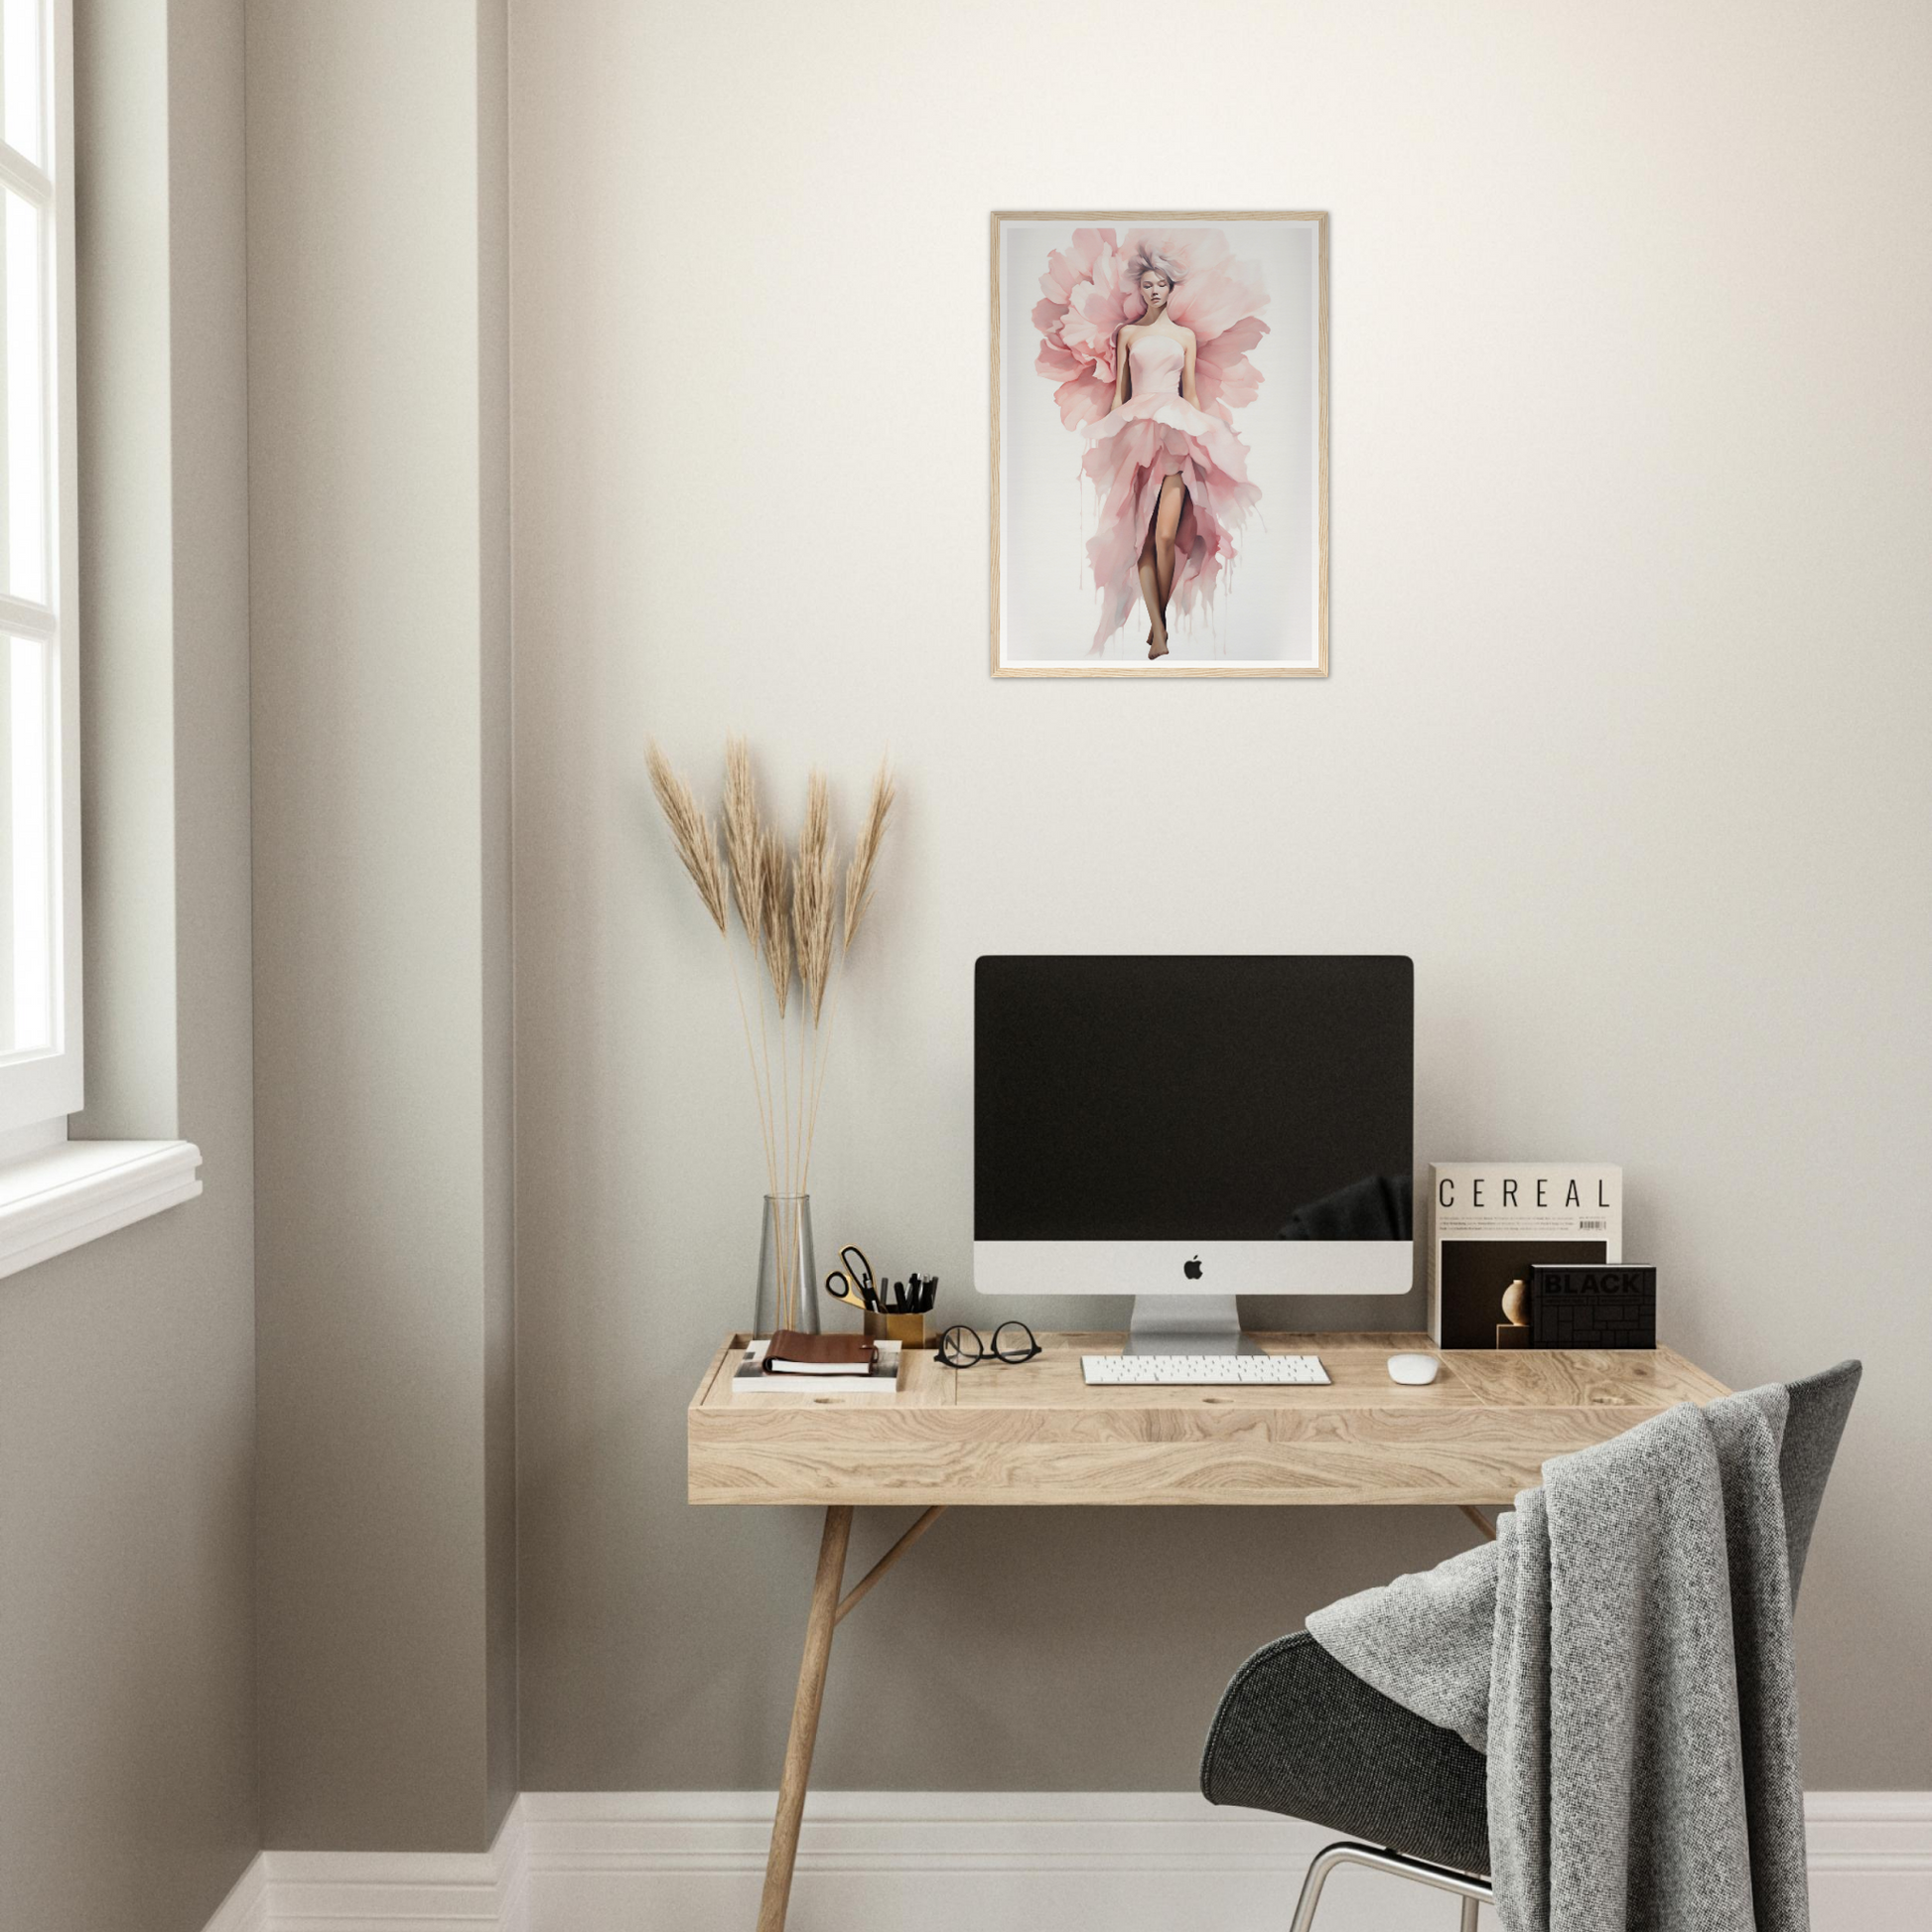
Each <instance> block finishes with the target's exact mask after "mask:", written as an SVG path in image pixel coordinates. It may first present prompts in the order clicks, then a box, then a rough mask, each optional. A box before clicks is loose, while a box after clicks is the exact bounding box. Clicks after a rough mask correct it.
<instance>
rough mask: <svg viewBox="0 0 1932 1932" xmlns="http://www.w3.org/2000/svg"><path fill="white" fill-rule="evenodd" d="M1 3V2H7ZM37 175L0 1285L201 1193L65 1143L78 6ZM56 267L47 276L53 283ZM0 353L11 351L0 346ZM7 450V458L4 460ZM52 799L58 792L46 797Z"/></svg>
mask: <svg viewBox="0 0 1932 1932" xmlns="http://www.w3.org/2000/svg"><path fill="white" fill-rule="evenodd" d="M0 4H4V0H0ZM38 4H39V8H40V29H41V63H42V73H41V80H42V94H41V116H42V138H41V150H42V152H43V153H44V154H46V155H47V156H49V157H50V160H51V164H52V165H51V167H50V168H49V169H47V170H43V169H41V168H40V167H38V166H36V165H35V163H33V162H32V161H30V160H29V159H28V158H27V157H26V156H25V155H22V154H20V153H18V152H17V151H15V150H14V149H13V148H11V147H9V146H8V145H7V144H6V142H5V138H4V136H5V125H4V120H3V119H0V185H4V187H5V188H8V189H12V190H13V191H14V192H15V193H17V194H19V195H21V196H23V197H24V198H25V199H26V200H28V201H30V202H32V203H33V204H34V205H35V206H36V207H39V208H40V209H41V213H42V221H41V249H42V256H41V287H42V300H43V302H44V304H45V309H44V313H43V317H42V342H43V344H44V345H45V356H46V364H45V366H44V368H43V374H42V408H43V411H44V417H43V421H44V425H45V434H44V437H43V443H44V449H45V453H46V456H45V460H46V462H47V464H48V465H49V467H50V469H51V471H52V487H51V488H50V489H49V490H48V492H47V503H48V521H49V525H50V527H49V529H48V532H47V538H46V541H47V551H48V576H47V581H48V590H49V602H48V604H47V606H46V607H45V608H43V607H41V606H39V605H36V604H32V603H28V602H24V601H23V600H21V599H19V598H16V597H13V596H10V595H7V594H5V593H3V592H0V636H6V635H10V634H11V635H20V636H29V637H39V638H43V639H45V640H46V642H47V644H48V647H49V655H50V657H51V659H52V666H51V675H50V677H49V679H48V686H49V690H50V692H51V694H52V698H53V704H54V706H55V708H56V711H57V724H56V725H55V727H53V728H51V729H50V731H49V741H50V743H49V747H48V749H49V753H50V755H51V756H58V758H59V760H60V766H59V768H60V783H59V786H58V808H57V809H51V810H50V811H49V815H48V816H49V836H50V845H51V851H50V853H49V865H48V876H49V879H50V882H51V885H52V889H53V892H54V893H55V894H57V895H58V903H57V904H56V905H55V906H54V907H53V908H52V940H53V944H52V954H53V957H52V959H51V962H50V965H51V971H52V981H53V985H52V992H53V1001H52V1004H53V1008H54V1012H53V1016H52V1018H53V1029H52V1034H53V1043H52V1045H51V1047H49V1048H48V1049H45V1050H42V1051H38V1052H29V1053H23V1054H20V1055H9V1056H7V1057H6V1058H5V1059H4V1060H0V1276H5V1275H11V1274H15V1273H17V1272H18V1271H19V1270H20V1269H23V1268H31V1267H32V1266H33V1265H34V1264H35V1263H36V1262H41V1261H47V1260H50V1259H51V1258H52V1257H53V1256H55V1255H58V1254H63V1253H65V1252H66V1251H67V1250H68V1249H69V1248H75V1247H78V1246H80V1244H81V1243H82V1242H86V1241H92V1240H95V1239H96V1238H98V1237H99V1236H101V1235H103V1234H110V1233H112V1232H113V1231H114V1230H115V1229H117V1228H123V1227H126V1226H128V1225H129V1224H130V1223H131V1222H134V1221H139V1220H144V1219H146V1218H147V1217H148V1216H149V1215H151V1214H158V1213H160V1212H161V1210H162V1209H163V1208H167V1207H173V1206H175V1205H176V1204H177V1203H179V1202H182V1201H187V1200H193V1199H194V1198H195V1196H196V1195H197V1194H199V1193H200V1192H201V1191H202V1180H201V1163H202V1156H201V1150H200V1149H199V1148H197V1147H195V1146H194V1145H193V1144H192V1143H191V1142H188V1141H70V1140H69V1138H68V1116H69V1114H75V1113H78V1112H79V1111H80V1108H81V1105H82V1102H83V1098H84V1064H83V1059H82V1051H81V1002H80V911H81V899H80V677H79V632H78V626H77V623H76V613H77V611H78V607H79V596H78V585H79V575H80V562H79V559H80V552H79V542H78V537H77V518H76V503H77V497H78V490H77V485H76V481H75V467H76V459H75V450H76V445H77V442H78V429H77V422H76V399H75V342H74V337H75V323H74V305H75V297H74V233H73V222H74V196H73V118H74V115H73V14H72V6H71V0H38ZM50 270H51V271H52V272H50ZM0 347H4V345H0ZM3 459H4V453H3V452H0V460H3ZM50 789H53V788H52V787H51V788H50Z"/></svg>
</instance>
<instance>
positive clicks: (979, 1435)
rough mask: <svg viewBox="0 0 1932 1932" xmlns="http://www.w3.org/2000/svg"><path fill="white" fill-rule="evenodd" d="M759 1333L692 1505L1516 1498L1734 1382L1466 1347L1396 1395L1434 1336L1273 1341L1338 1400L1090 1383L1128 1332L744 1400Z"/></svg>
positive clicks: (707, 1381) (1285, 1388)
mask: <svg viewBox="0 0 1932 1932" xmlns="http://www.w3.org/2000/svg"><path fill="white" fill-rule="evenodd" d="M745 1340H746V1337H745V1336H743V1335H733V1336H732V1337H730V1338H729V1339H728V1340H727V1341H726V1342H725V1343H724V1345H723V1346H722V1347H721V1348H720V1349H719V1350H718V1352H717V1354H716V1355H714V1356H713V1357H712V1360H711V1363H710V1365H709V1366H708V1367H707V1369H706V1370H705V1374H704V1377H703V1379H702V1380H701V1381H700V1383H699V1385H698V1391H697V1394H696V1395H695V1396H694V1397H693V1399H692V1402H691V1406H690V1411H689V1416H688V1430H687V1446H688V1456H689V1495H690V1500H691V1501H692V1502H694V1503H856V1504H919V1505H924V1504H930V1503H963V1504H980V1505H1022V1506H1028V1505H1031V1506H1040V1505H1048V1504H1067V1503H1089V1504H1116V1505H1136V1504H1150V1503H1190V1504H1216V1503H1219V1504H1257V1503H1340V1502H1347V1503H1489V1504H1494V1503H1506V1502H1510V1501H1512V1500H1513V1499H1514V1498H1515V1496H1516V1494H1517V1493H1518V1491H1520V1490H1523V1489H1527V1488H1533V1487H1534V1486H1535V1485H1536V1484H1537V1483H1538V1482H1539V1481H1541V1479H1542V1473H1541V1472H1542V1464H1543V1462H1544V1460H1545V1459H1546V1458H1547V1457H1549V1456H1552V1455H1560V1454H1563V1453H1566V1452H1567V1451H1569V1450H1572V1449H1585V1448H1587V1447H1588V1446H1589V1445H1590V1444H1592V1443H1598V1442H1602V1441H1605V1440H1606V1439H1607V1438H1609V1437H1611V1436H1616V1435H1620V1434H1621V1433H1622V1432H1623V1431H1624V1430H1626V1429H1629V1428H1631V1427H1633V1426H1634V1425H1635V1424H1637V1423H1639V1422H1644V1421H1646V1420H1648V1419H1649V1418H1650V1417H1652V1416H1655V1415H1658V1414H1661V1413H1662V1411H1664V1410H1665V1409H1668V1408H1670V1407H1671V1406H1672V1405H1673V1404H1675V1403H1679V1402H1708V1401H1710V1400H1711V1398H1712V1397H1714V1396H1719V1395H1723V1394H1725V1387H1724V1385H1723V1384H1722V1383H1721V1382H1719V1381H1717V1380H1716V1379H1715V1378H1713V1377H1712V1376H1710V1375H1707V1374H1706V1373H1705V1372H1704V1371H1703V1370H1702V1369H1700V1368H1698V1367H1696V1366H1695V1365H1694V1364H1693V1363H1691V1362H1688V1361H1686V1360H1685V1359H1684V1358H1683V1356H1681V1355H1678V1354H1676V1353H1675V1352H1674V1351H1672V1350H1671V1349H1668V1348H1659V1349H1655V1350H1651V1349H1631V1350H1622V1351H1618V1350H1599V1349H1589V1350H1584V1349H1577V1350H1571V1349H1512V1350H1498V1351H1490V1350H1453V1351H1444V1352H1443V1353H1442V1361H1443V1368H1442V1372H1441V1373H1440V1374H1439V1375H1438V1377H1437V1379H1436V1380H1435V1381H1434V1382H1432V1383H1430V1384H1428V1385H1427V1386H1425V1387H1422V1388H1412V1387H1405V1386H1402V1385H1400V1384H1397V1383H1394V1382H1392V1381H1390V1380H1389V1376H1388V1370H1387V1366H1386V1364H1387V1361H1388V1357H1389V1356H1390V1355H1391V1354H1395V1353H1397V1352H1401V1351H1421V1352H1425V1353H1435V1352H1437V1351H1435V1350H1434V1349H1433V1348H1432V1347H1431V1344H1430V1342H1429V1339H1428V1337H1427V1336H1426V1335H1420V1334H1403V1333H1343V1334H1320V1335H1311V1334H1262V1335H1256V1336H1255V1337H1254V1340H1255V1341H1256V1342H1258V1343H1259V1344H1260V1345H1261V1347H1262V1348H1264V1349H1265V1350H1267V1351H1268V1352H1270V1353H1275V1354H1298V1353H1299V1354H1311V1355H1318V1356H1319V1357H1320V1358H1321V1362H1322V1365H1323V1367H1324V1368H1326V1369H1327V1371H1328V1374H1329V1377H1330V1382H1329V1384H1328V1385H1327V1386H1322V1385H1319V1384H1316V1385H1307V1384H1290V1385H1282V1386H1272V1387H1246V1388H1198V1387H1190V1388H1152V1387H1147V1386H1145V1385H1140V1386H1134V1385H1129V1386H1110V1387H1097V1388H1090V1387H1088V1386H1087V1384H1086V1383H1085V1382H1084V1381H1083V1380H1082V1377H1081V1371H1080V1356H1081V1355H1082V1354H1083V1353H1089V1352H1093V1353H1107V1352H1117V1351H1118V1350H1119V1348H1120V1346H1121V1336H1120V1335H1119V1334H1118V1333H1064V1334H1055V1333H1043V1334H1041V1335H1040V1336H1039V1340H1040V1343H1041V1346H1042V1350H1043V1352H1042V1353H1041V1354H1040V1355H1039V1356H1038V1357H1037V1358H1036V1359H1035V1360H1033V1361H1030V1362H1021V1363H1013V1364H1001V1363H991V1362H988V1363H982V1364H981V1365H979V1366H978V1367H975V1368H970V1369H950V1368H946V1367H944V1366H943V1365H942V1364H941V1363H940V1362H939V1360H938V1358H937V1357H936V1356H935V1355H934V1354H932V1352H931V1351H930V1350H911V1349H908V1350H907V1351H906V1363H905V1367H904V1369H903V1371H902V1373H901V1375H900V1378H899V1390H898V1393H897V1395H896V1396H875V1395H853V1396H828V1395H822V1394H813V1393H812V1392H810V1391H809V1390H805V1391H801V1392H800V1393H799V1394H798V1395H796V1396H790V1395H785V1396H758V1397H742V1398H735V1397H734V1396H733V1395H732V1393H731V1388H730V1377H731V1369H732V1367H733V1366H735V1364H736V1362H737V1360H738V1357H739V1353H740V1351H741V1350H742V1349H743V1347H744V1345H745Z"/></svg>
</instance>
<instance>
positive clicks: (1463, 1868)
mask: <svg viewBox="0 0 1932 1932" xmlns="http://www.w3.org/2000/svg"><path fill="white" fill-rule="evenodd" d="M1862 1372H1863V1370H1862V1368H1861V1365H1860V1364H1859V1363H1858V1362H1841V1363H1840V1364H1839V1365H1838V1367H1836V1368H1830V1369H1827V1370H1825V1372H1824V1373H1823V1374H1822V1375H1813V1376H1808V1377H1807V1378H1806V1379H1805V1380H1804V1381H1802V1382H1792V1383H1790V1384H1788V1385H1787V1393H1788V1394H1789V1395H1790V1398H1791V1410H1790V1415H1789V1416H1788V1418H1787V1419H1786V1422H1785V1428H1784V1444H1783V1448H1782V1449H1781V1450H1780V1452H1779V1456H1778V1473H1779V1476H1780V1478H1781V1480H1782V1482H1783V1487H1784V1531H1785V1542H1786V1546H1787V1548H1788V1549H1789V1551H1790V1554H1791V1595H1792V1600H1793V1602H1794V1603H1795V1602H1796V1600H1797V1595H1798V1584H1799V1580H1800V1579H1801V1577H1802V1576H1803V1574H1804V1567H1805V1556H1806V1553H1807V1551H1809V1549H1810V1548H1811V1532H1812V1528H1813V1525H1814V1524H1816V1522H1817V1521H1818V1506H1819V1504H1820V1502H1821V1501H1822V1500H1823V1499H1824V1495H1825V1483H1826V1479H1827V1478H1828V1477H1829V1476H1830V1474H1831V1472H1832V1459H1833V1457H1834V1456H1835V1455H1836V1454H1837V1452H1838V1444H1839V1438H1840V1436H1841V1435H1843V1433H1844V1430H1845V1419H1846V1417H1847V1416H1849V1415H1850V1414H1851V1411H1852V1398H1853V1397H1854V1396H1855V1395H1856V1394H1857V1393H1858V1387H1859V1377H1860V1375H1861V1374H1862ZM1487 1774H1488V1760H1487V1759H1486V1758H1485V1757H1484V1756H1483V1755H1482V1753H1481V1752H1480V1751H1476V1750H1472V1749H1471V1748H1470V1747H1469V1746H1468V1745H1467V1744H1465V1743H1464V1742H1463V1741H1462V1739H1461V1738H1460V1737H1458V1736H1456V1734H1455V1733H1454V1732H1453V1731H1452V1730H1444V1729H1442V1728H1440V1727H1439V1726H1438V1725H1432V1724H1430V1723H1429V1722H1428V1721H1427V1720H1426V1719H1423V1718H1419V1717H1417V1716H1416V1715H1415V1713H1414V1712H1412V1711H1407V1710H1405V1709H1404V1708H1403V1707H1402V1706H1401V1705H1399V1704H1397V1703H1396V1702H1395V1701H1394V1700H1393V1699H1391V1698H1386V1697H1384V1696H1383V1695H1382V1693H1381V1692H1380V1691H1378V1690H1375V1689H1374V1688H1373V1687H1372V1686H1370V1685H1368V1684H1365V1683H1363V1681H1362V1680H1361V1679H1360V1678H1359V1677H1357V1676H1356V1675H1355V1674H1354V1672H1353V1671H1350V1670H1346V1669H1344V1668H1343V1667H1342V1666H1341V1665H1340V1664H1338V1663H1336V1662H1335V1660H1334V1659H1333V1658H1332V1657H1330V1656H1329V1655H1328V1653H1327V1652H1326V1651H1325V1650H1323V1649H1322V1648H1321V1646H1320V1645H1319V1644H1317V1643H1316V1642H1315V1641H1314V1639H1313V1638H1312V1637H1311V1636H1310V1635H1309V1633H1308V1632H1307V1631H1306V1630H1298V1631H1297V1632H1296V1633H1295V1634H1294V1635H1293V1636H1292V1637H1283V1638H1280V1639H1279V1640H1278V1641H1277V1642H1275V1643H1271V1644H1269V1645H1268V1646H1267V1647H1266V1648H1265V1649H1262V1650H1258V1651H1256V1652H1255V1654H1254V1655H1253V1656H1252V1657H1250V1658H1249V1659H1248V1661H1247V1662H1246V1663H1245V1664H1243V1665H1242V1666H1241V1668H1240V1670H1239V1671H1237V1672H1236V1673H1235V1677H1234V1682H1233V1683H1231V1684H1230V1685H1229V1686H1228V1688H1227V1692H1226V1695H1225V1696H1223V1698H1222V1699H1221V1708H1220V1709H1219V1710H1218V1711H1217V1712H1215V1714H1214V1723H1213V1725H1212V1726H1211V1728H1210V1729H1209V1730H1208V1733H1207V1747H1206V1749H1205V1751H1204V1752H1203V1753H1202V1757H1201V1776H1200V1782H1201V1790H1202V1792H1203V1793H1204V1794H1205V1795H1206V1797H1207V1798H1208V1799H1209V1800H1210V1801H1211V1802H1212V1803H1214V1804H1217V1805H1247V1806H1250V1807H1253V1808H1255V1809H1257V1810H1261V1811H1278V1812H1282V1813H1284V1814H1285V1815H1286V1816H1288V1817H1290V1818H1306V1819H1309V1820H1311V1822H1312V1823H1314V1824H1317V1825H1326V1826H1328V1827H1329V1828H1330V1829H1331V1830H1334V1831H1340V1832H1346V1833H1348V1834H1349V1835H1350V1838H1351V1840H1364V1841H1369V1842H1368V1843H1343V1844H1339V1845H1331V1846H1329V1847H1328V1848H1327V1849H1326V1850H1325V1851H1324V1852H1321V1853H1320V1854H1319V1855H1317V1857H1316V1858H1315V1861H1314V1863H1312V1864H1311V1866H1310V1867H1309V1874H1308V1877H1307V1879H1306V1880H1305V1881H1304V1883H1303V1886H1302V1897H1301V1902H1300V1904H1299V1905H1298V1906H1297V1907H1296V1912H1295V1918H1294V1922H1293V1925H1292V1927H1291V1932H1309V1927H1310V1926H1311V1924H1312V1923H1313V1921H1314V1912H1315V1907H1316V1905H1317V1904H1318V1903H1319V1902H1320V1898H1321V1887H1322V1886H1323V1884H1325V1883H1326V1881H1327V1877H1328V1874H1329V1872H1331V1871H1332V1870H1334V1868H1335V1867H1336V1866H1337V1865H1340V1864H1364V1865H1368V1866H1370V1867H1372V1868H1373V1869H1376V1870H1380V1871H1389V1872H1393V1873H1396V1874H1397V1875H1399V1876H1402V1877H1405V1878H1410V1879H1414V1880H1417V1881H1418V1882H1420V1883H1423V1884H1427V1885H1433V1886H1435V1887H1436V1888H1437V1889H1438V1890H1440V1891H1447V1892H1450V1893H1453V1894H1454V1895H1455V1896H1456V1897H1458V1898H1460V1899H1461V1901H1462V1932H1475V1924H1476V1911H1477V1908H1478V1906H1479V1905H1480V1904H1481V1903H1482V1901H1483V1900H1485V1899H1487V1898H1490V1897H1491V1896H1492V1895H1493V1894H1492V1892H1491V1889H1490V1885H1489V1882H1488V1873H1489V1868H1490V1867H1489V1806H1488V1795H1487V1782H1488V1778H1487Z"/></svg>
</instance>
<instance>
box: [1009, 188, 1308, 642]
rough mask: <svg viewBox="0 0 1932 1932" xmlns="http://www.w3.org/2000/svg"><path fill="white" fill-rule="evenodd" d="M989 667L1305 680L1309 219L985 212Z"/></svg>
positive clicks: (1291, 216)
mask: <svg viewBox="0 0 1932 1932" xmlns="http://www.w3.org/2000/svg"><path fill="white" fill-rule="evenodd" d="M992 470H993V546H992V549H993V584H992V601H993V640H992V641H993V674H994V676H995V677H1069V676H1081V675H1086V676H1111V677H1215V676H1219V677H1325V676H1326V675H1327V671H1328V217H1327V215H1326V214H1325V213H1303V214H1014V213H998V214H995V215H994V216H993V460H992Z"/></svg>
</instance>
